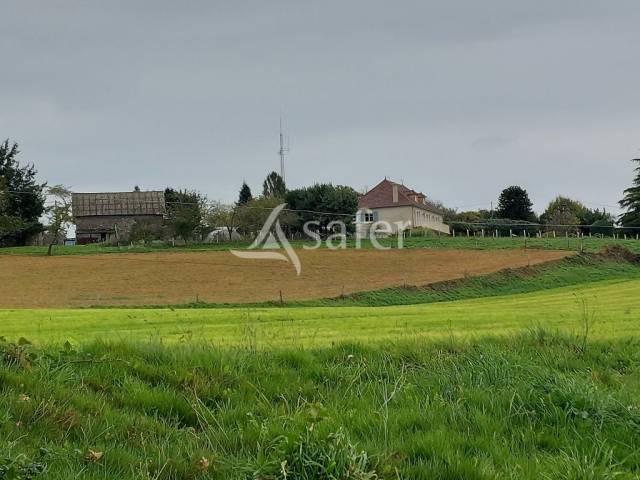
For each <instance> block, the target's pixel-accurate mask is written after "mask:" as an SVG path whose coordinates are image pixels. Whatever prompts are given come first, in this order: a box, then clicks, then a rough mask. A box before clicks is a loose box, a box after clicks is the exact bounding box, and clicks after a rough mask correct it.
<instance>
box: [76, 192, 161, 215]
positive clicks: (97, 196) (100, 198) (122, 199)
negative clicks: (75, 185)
mask: <svg viewBox="0 0 640 480" xmlns="http://www.w3.org/2000/svg"><path fill="white" fill-rule="evenodd" d="M72 206H73V216H74V217H76V218H78V217H93V216H106V215H110V216H113V215H164V214H165V203H164V192H107V193H74V194H73V198H72Z"/></svg>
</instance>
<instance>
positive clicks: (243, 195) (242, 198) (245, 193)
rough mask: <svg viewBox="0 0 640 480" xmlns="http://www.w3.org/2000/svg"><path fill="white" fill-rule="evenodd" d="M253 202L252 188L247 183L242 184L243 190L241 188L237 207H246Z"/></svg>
mask: <svg viewBox="0 0 640 480" xmlns="http://www.w3.org/2000/svg"><path fill="white" fill-rule="evenodd" d="M251 200H253V196H252V195H251V188H249V185H247V182H242V188H240V193H239V194H238V201H237V202H236V205H244V204H245V203H247V202H250V201H251Z"/></svg>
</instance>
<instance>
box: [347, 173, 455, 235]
mask: <svg viewBox="0 0 640 480" xmlns="http://www.w3.org/2000/svg"><path fill="white" fill-rule="evenodd" d="M375 222H387V223H389V224H390V225H391V228H392V230H393V233H397V231H398V229H399V227H398V226H399V225H401V224H402V225H404V227H400V228H402V229H404V230H406V229H410V228H426V229H429V230H433V231H436V232H440V233H444V234H447V235H448V234H449V233H450V231H449V226H448V225H445V224H444V222H443V218H442V211H441V210H440V209H439V208H437V207H436V206H435V205H433V204H432V203H430V202H429V201H428V200H427V197H426V196H425V195H424V194H423V193H419V192H416V191H414V190H411V189H410V188H408V187H406V186H404V185H401V184H399V183H395V182H392V181H391V180H387V179H386V178H385V179H384V180H383V181H382V182H380V183H379V184H378V185H376V186H375V187H373V188H372V189H371V190H369V191H368V192H367V193H366V194H365V195H362V196H361V197H360V199H359V201H358V213H357V215H356V232H357V233H358V234H359V235H362V236H368V235H369V231H370V229H371V226H372V225H373V224H374V223H375Z"/></svg>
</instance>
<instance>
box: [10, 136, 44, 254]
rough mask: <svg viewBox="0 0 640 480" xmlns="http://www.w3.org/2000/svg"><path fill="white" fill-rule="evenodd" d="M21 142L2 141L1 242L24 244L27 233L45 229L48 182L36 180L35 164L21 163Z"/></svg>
mask: <svg viewBox="0 0 640 480" xmlns="http://www.w3.org/2000/svg"><path fill="white" fill-rule="evenodd" d="M18 153H20V151H19V150H18V145H17V144H16V143H14V144H13V145H10V144H9V140H6V141H5V142H4V143H2V144H0V246H3V245H24V243H25V241H26V239H27V237H28V236H29V235H31V234H34V233H37V232H40V231H42V229H43V227H42V224H41V223H40V220H39V219H40V217H41V216H42V214H43V213H44V212H45V205H44V202H45V196H44V194H43V191H44V188H45V186H46V184H44V183H43V184H39V183H37V182H36V174H37V172H36V170H35V168H34V167H33V165H27V166H21V165H20V163H19V162H18V160H17V156H18Z"/></svg>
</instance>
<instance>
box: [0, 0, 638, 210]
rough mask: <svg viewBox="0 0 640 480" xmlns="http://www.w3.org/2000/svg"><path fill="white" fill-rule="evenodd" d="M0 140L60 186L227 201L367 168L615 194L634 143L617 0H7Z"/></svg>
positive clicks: (463, 200)
mask: <svg viewBox="0 0 640 480" xmlns="http://www.w3.org/2000/svg"><path fill="white" fill-rule="evenodd" d="M2 24H3V25H2V28H1V29H0V58H1V59H2V67H1V71H0V137H2V138H6V137H9V138H10V139H11V140H15V141H17V142H18V143H19V144H20V145H21V149H22V159H23V160H24V161H28V162H33V163H35V164H36V166H37V168H38V170H39V172H40V174H41V177H42V179H43V180H47V181H49V182H50V183H52V184H54V183H55V184H57V183H62V184H66V185H69V186H71V187H72V188H73V189H74V190H76V191H100V190H130V189H132V188H133V186H134V185H140V186H141V187H142V188H143V189H156V188H163V187H165V186H168V185H171V186H176V187H188V188H195V189H198V190H200V191H201V192H203V193H206V194H207V195H208V196H209V198H211V199H221V200H226V201H232V200H234V199H235V198H236V196H237V191H238V189H239V187H240V184H241V182H242V180H243V179H246V181H247V182H248V183H249V184H250V185H251V186H252V188H253V189H254V191H256V190H259V188H260V184H261V182H262V179H263V178H264V176H265V175H266V173H267V172H268V171H270V170H273V169H277V168H278V166H279V159H278V156H277V150H278V119H279V117H280V115H282V116H283V118H284V126H285V133H286V135H288V136H289V137H290V146H291V152H290V155H289V157H288V164H287V183H288V184H289V186H290V187H295V186H302V185H309V184H312V183H314V182H333V183H338V184H347V185H351V186H353V187H354V188H356V189H358V190H361V189H363V188H365V187H366V186H369V187H371V186H373V185H375V184H376V183H377V182H378V181H380V180H381V179H382V178H384V177H385V176H388V177H390V178H392V179H396V180H404V182H405V183H406V184H407V185H409V186H411V187H413V188H415V189H420V190H422V191H424V192H425V193H426V194H427V195H429V196H430V197H432V198H435V199H440V200H442V201H444V202H445V203H446V204H447V205H449V206H452V207H460V208H464V209H472V208H479V207H488V206H489V203H490V202H491V201H492V200H494V201H495V200H496V198H497V196H498V194H499V191H500V190H501V189H502V188H503V187H506V186H508V185H511V184H520V185H523V186H524V187H526V188H527V189H528V190H529V192H530V194H531V197H532V199H533V200H534V202H535V204H536V210H538V211H540V210H542V209H543V208H544V206H545V203H546V202H548V201H549V200H550V199H551V198H552V197H554V196H555V195H556V194H558V193H562V194H565V195H570V196H574V197H576V198H579V199H581V200H583V201H585V202H589V203H590V204H593V206H597V205H610V206H615V204H616V202H617V201H618V200H619V199H620V197H621V191H622V190H623V189H624V188H625V187H626V186H628V184H629V182H630V180H631V167H632V165H631V163H630V162H629V160H630V159H631V158H634V157H637V156H640V150H639V149H640V61H639V57H638V52H640V28H638V25H640V2H638V1H637V0H611V1H603V0H575V1H568V0H537V1H535V2H534V1H527V2H524V1H518V0H487V1H484V2H478V1H476V0H464V1H463V0H447V1H438V2H435V1H430V0H415V1H413V0H411V1H399V2H389V1H379V0H366V1H364V0H362V1H344V0H343V1H332V0H330V1H326V0H325V1H322V2H307V1H300V0H297V1H290V2H284V1H273V2H265V1H245V0H233V1H231V0H229V1H222V0H219V1H196V0H192V1H189V2H175V1H166V0H153V1H144V2H143V1H135V0H133V1H132V0H127V1H124V0H122V1H115V0H111V1H109V2H105V1H97V0H96V1H74V2H72V1H66V0H60V1H56V2H51V1H48V0H42V1H29V0H23V1H19V2H18V1H14V2H5V3H4V5H3V22H2Z"/></svg>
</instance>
